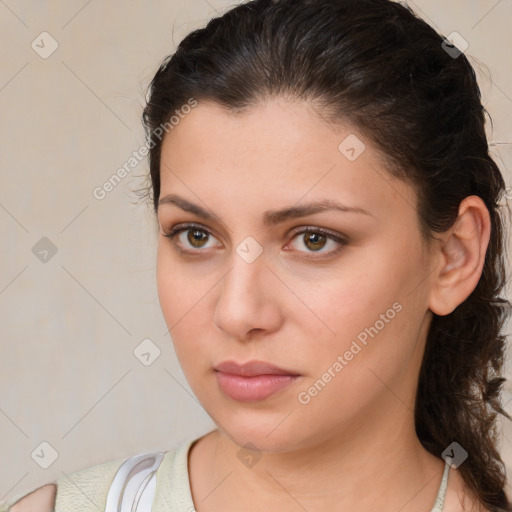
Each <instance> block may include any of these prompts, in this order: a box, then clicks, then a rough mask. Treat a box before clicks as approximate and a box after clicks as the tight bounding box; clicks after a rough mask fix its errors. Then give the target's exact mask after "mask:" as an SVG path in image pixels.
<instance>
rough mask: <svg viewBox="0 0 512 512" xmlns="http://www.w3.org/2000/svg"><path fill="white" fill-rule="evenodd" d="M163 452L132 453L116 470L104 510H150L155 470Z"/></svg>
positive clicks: (125, 511)
mask: <svg viewBox="0 0 512 512" xmlns="http://www.w3.org/2000/svg"><path fill="white" fill-rule="evenodd" d="M163 458H164V452H155V453H145V454H142V455H134V456H133V457H130V458H129V459H126V460H125V461H124V462H123V463H122V464H121V466H120V467H119V469H118V470H117V472H116V474H115V476H114V479H113V480H112V483H111V484H110V489H109V491H108V495H107V501H106V505H105V512H151V505H152V503H153V496H154V493H155V488H156V471H157V470H158V467H159V466H160V463H161V462H162V460H163Z"/></svg>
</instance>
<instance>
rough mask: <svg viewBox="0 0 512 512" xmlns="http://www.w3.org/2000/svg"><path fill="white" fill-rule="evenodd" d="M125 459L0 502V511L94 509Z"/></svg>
mask: <svg viewBox="0 0 512 512" xmlns="http://www.w3.org/2000/svg"><path fill="white" fill-rule="evenodd" d="M125 460H126V459H114V460H110V461H107V462H103V463H100V464H95V465H93V466H88V467H86V468H83V469H79V470H77V471H74V472H70V473H65V472H63V473H62V476H61V477H60V478H58V479H57V480H56V481H55V482H51V483H48V484H46V485H43V486H42V487H38V488H37V489H35V490H32V491H30V492H29V493H26V492H25V493H24V494H22V495H21V496H20V495H18V496H16V497H15V498H14V500H11V501H9V502H0V512H53V511H54V510H66V511H69V512H75V511H77V512H78V511H83V512H85V511H89V510H91V511H94V512H97V511H98V508H100V510H102V509H101V504H102V503H105V501H106V496H107V493H108V489H109V487H110V484H111V482H112V480H113V478H114V476H115V474H116V472H117V470H118V469H119V467H120V466H121V465H122V464H123V462H124V461H125Z"/></svg>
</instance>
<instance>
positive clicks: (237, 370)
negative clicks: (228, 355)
mask: <svg viewBox="0 0 512 512" xmlns="http://www.w3.org/2000/svg"><path fill="white" fill-rule="evenodd" d="M214 370H215V371H218V372H222V373H229V374H231V375H241V376H242V377H253V376H255V375H299V374H298V373H297V372H295V371H293V370H285V369H283V368H279V367H278V366H275V365H273V364H271V363H267V362H265V361H248V362H247V363H236V362H235V361H223V362H222V363H220V364H218V365H217V366H215V367H214Z"/></svg>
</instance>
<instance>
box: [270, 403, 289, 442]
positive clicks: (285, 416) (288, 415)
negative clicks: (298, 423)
mask: <svg viewBox="0 0 512 512" xmlns="http://www.w3.org/2000/svg"><path fill="white" fill-rule="evenodd" d="M294 411H295V409H292V410H291V411H290V412H289V413H288V414H287V415H286V416H285V417H284V418H283V419H282V420H281V421H280V422H279V423H278V424H277V425H276V426H275V427H274V428H273V429H272V430H271V431H270V432H269V433H268V434H267V435H266V436H265V437H268V436H269V435H270V434H272V433H273V432H274V431H275V430H276V429H277V427H279V426H280V425H281V424H282V423H283V422H284V421H285V420H286V419H287V418H288V416H290V414H291V413H292V412H294Z"/></svg>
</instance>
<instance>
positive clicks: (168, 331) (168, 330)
mask: <svg viewBox="0 0 512 512" xmlns="http://www.w3.org/2000/svg"><path fill="white" fill-rule="evenodd" d="M232 268H233V267H231V268H230V269H229V270H228V271H227V272H225V273H224V275H223V276H222V277H221V278H220V279H219V280H218V281H217V282H216V283H215V284H214V285H213V286H212V287H211V288H210V289H209V290H208V291H207V292H206V293H205V294H204V295H203V296H202V297H201V298H200V299H199V300H198V301H197V302H196V303H195V304H194V305H193V306H191V307H190V309H189V310H188V311H187V312H186V313H185V314H184V315H183V316H182V317H181V318H180V319H179V320H178V321H177V322H176V323H175V324H174V325H173V326H172V327H171V328H170V329H167V331H166V332H165V333H164V334H163V335H164V336H167V335H168V334H170V331H171V330H172V329H174V328H175V327H176V326H177V325H178V324H179V323H180V322H181V321H182V320H183V319H184V318H185V317H186V316H187V315H188V314H189V313H190V312H191V311H192V310H193V309H194V308H195V307H196V306H197V305H198V304H199V303H200V302H201V301H202V300H203V299H204V298H205V297H206V296H207V295H208V294H209V293H210V292H211V291H212V290H213V288H215V287H216V286H217V285H218V284H219V283H220V282H221V281H222V279H224V277H225V276H226V274H227V273H228V272H231V270H232Z"/></svg>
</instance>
